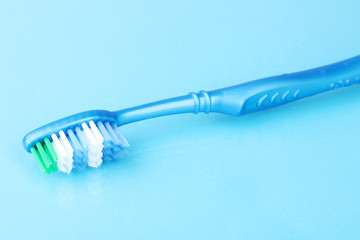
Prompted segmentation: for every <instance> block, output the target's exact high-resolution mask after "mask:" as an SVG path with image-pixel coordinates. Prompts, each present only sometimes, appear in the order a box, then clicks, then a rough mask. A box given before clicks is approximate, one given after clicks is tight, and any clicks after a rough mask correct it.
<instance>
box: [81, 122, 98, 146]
mask: <svg viewBox="0 0 360 240" xmlns="http://www.w3.org/2000/svg"><path fill="white" fill-rule="evenodd" d="M81 126H82V128H83V130H84V133H85V135H86V137H87V139H88V141H89V144H92V145H97V141H96V139H95V137H94V134H93V133H92V132H91V131H90V129H89V127H88V125H87V124H86V123H82V124H81Z"/></svg>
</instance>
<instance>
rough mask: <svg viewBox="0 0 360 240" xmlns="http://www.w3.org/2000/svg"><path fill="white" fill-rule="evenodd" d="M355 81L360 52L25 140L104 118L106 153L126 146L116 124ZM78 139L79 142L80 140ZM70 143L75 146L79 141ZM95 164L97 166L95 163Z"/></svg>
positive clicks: (277, 100)
mask: <svg viewBox="0 0 360 240" xmlns="http://www.w3.org/2000/svg"><path fill="white" fill-rule="evenodd" d="M356 83H360V56H357V57H354V58H351V59H348V60H345V61H342V62H339V63H335V64H331V65H327V66H324V67H320V68H316V69H312V70H308V71H302V72H297V73H293V74H284V75H279V76H275V77H270V78H264V79H260V80H256V81H252V82H248V83H244V84H240V85H236V86H233V87H228V88H223V89H219V90H214V91H209V92H206V91H200V92H199V93H190V94H188V95H185V96H181V97H176V98H171V99H166V100H162V101H158V102H153V103H149V104H145V105H141V106H137V107H133V108H127V109H124V110H120V111H117V112H109V111H103V110H95V111H88V112H83V113H79V114H76V115H72V116H70V117H67V118H63V119H61V120H58V121H55V122H53V123H50V124H47V125H45V126H43V127H41V128H38V129H36V130H34V131H32V132H30V133H29V134H27V135H26V136H25V137H24V140H23V144H24V147H25V149H26V150H27V151H28V152H30V151H33V150H32V147H34V145H35V144H36V143H37V142H41V141H42V140H43V139H44V138H46V137H49V136H51V134H53V133H54V132H59V131H64V132H66V131H68V130H69V129H70V130H72V131H74V132H77V130H78V128H79V126H80V125H81V124H82V123H83V122H90V121H94V122H98V121H99V120H100V121H102V122H105V124H98V128H99V131H100V132H103V131H104V130H105V129H106V130H108V133H109V134H102V135H103V138H104V139H103V141H104V143H103V145H104V146H106V147H105V149H103V153H106V154H105V155H106V157H108V156H109V152H111V151H112V150H111V149H112V147H111V146H112V145H113V144H114V143H115V144H116V143H117V144H119V143H120V142H121V141H122V144H124V145H127V142H124V140H122V138H121V137H116V135H114V134H116V133H115V132H114V130H112V129H111V125H112V124H113V125H114V126H115V125H116V126H122V125H125V124H129V123H132V122H136V121H140V120H145V119H149V118H154V117H160V116H165V115H170V114H180V113H195V114H196V113H199V112H204V113H210V112H217V113H222V114H228V115H233V116H240V115H244V114H247V113H251V112H255V111H260V110H264V109H268V108H271V107H275V106H279V105H282V104H286V103H289V102H293V101H295V100H298V99H301V98H305V97H309V96H312V95H315V94H319V93H322V92H325V91H329V90H333V89H336V88H339V87H345V86H350V85H353V84H356ZM108 135H113V136H112V139H113V140H112V141H110V140H109V136H108ZM114 136H115V137H114ZM87 138H88V139H89V140H90V141H91V142H92V143H93V147H92V148H93V149H95V150H94V152H96V154H99V151H98V149H97V150H96V146H97V144H96V140H94V139H92V138H93V136H91V135H87ZM79 140H80V142H81V139H79ZM114 141H115V142H114ZM125 141H126V140H125ZM72 144H73V146H74V149H76V147H75V145H76V143H75V142H73V143H72ZM40 149H41V147H40ZM36 153H37V152H36ZM40 154H41V152H40ZM96 154H95V157H96ZM35 155H36V154H35ZM94 164H95V165H96V163H95V162H94Z"/></svg>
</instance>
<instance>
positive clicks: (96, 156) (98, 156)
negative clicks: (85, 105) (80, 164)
mask: <svg viewBox="0 0 360 240" xmlns="http://www.w3.org/2000/svg"><path fill="white" fill-rule="evenodd" d="M81 126H82V128H83V131H84V133H85V134H84V135H85V136H86V139H87V141H88V142H89V145H88V165H89V166H90V167H95V168H97V167H99V166H100V164H101V163H102V162H103V160H102V156H103V153H102V150H103V144H102V142H103V138H102V137H101V138H99V139H98V138H96V137H95V136H94V133H93V132H92V131H91V130H90V129H89V127H88V125H87V124H86V123H82V124H81Z"/></svg>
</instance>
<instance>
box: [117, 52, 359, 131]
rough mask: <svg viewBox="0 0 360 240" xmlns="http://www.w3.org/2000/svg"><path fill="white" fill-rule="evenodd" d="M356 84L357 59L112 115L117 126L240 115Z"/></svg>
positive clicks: (357, 79) (202, 92)
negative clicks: (168, 117) (164, 118)
mask: <svg viewBox="0 0 360 240" xmlns="http://www.w3.org/2000/svg"><path fill="white" fill-rule="evenodd" d="M355 83H360V56H357V57H354V58H351V59H348V60H345V61H342V62H338V63H335V64H331V65H327V66H324V67H320V68H315V69H312V70H307V71H303V72H297V73H292V74H284V75H279V76H275V77H269V78H264V79H260V80H256V81H252V82H247V83H243V84H240V85H236V86H233V87H228V88H222V89H218V90H214V91H208V92H206V91H200V92H199V93H190V94H189V95H185V96H181V97H176V98H170V99H165V100H161V101H158V102H152V103H148V104H144V105H140V106H137V107H132V108H127V109H123V110H120V111H116V112H114V116H115V117H116V119H117V124H118V125H124V124H128V123H132V122H137V121H141V120H145V119H150V118H154V117H161V116H166V115H172V114H180V113H198V112H205V113H210V112H218V113H223V114H228V115H233V116H240V115H244V114H247V113H251V112H256V111H260V110H264V109H267V108H271V107H276V106H279V105H282V104H285V103H289V102H293V101H295V100H298V99H301V98H305V97H309V96H312V95H315V94H318V93H322V92H326V91H329V90H333V89H336V88H339V87H345V86H350V85H352V84H355Z"/></svg>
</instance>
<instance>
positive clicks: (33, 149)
mask: <svg viewBox="0 0 360 240" xmlns="http://www.w3.org/2000/svg"><path fill="white" fill-rule="evenodd" d="M30 152H31V153H32V155H33V156H34V157H35V159H36V162H37V163H38V165H39V167H40V170H41V172H42V173H47V169H46V167H45V164H44V162H43V160H42V158H41V156H40V154H39V151H38V150H36V149H35V148H34V147H31V148H30Z"/></svg>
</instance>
